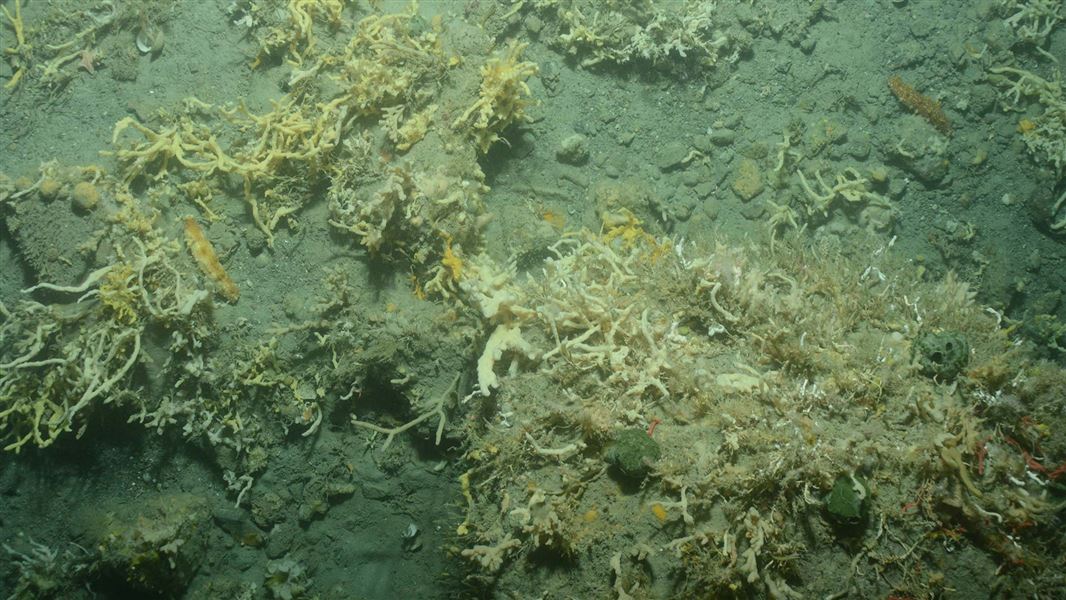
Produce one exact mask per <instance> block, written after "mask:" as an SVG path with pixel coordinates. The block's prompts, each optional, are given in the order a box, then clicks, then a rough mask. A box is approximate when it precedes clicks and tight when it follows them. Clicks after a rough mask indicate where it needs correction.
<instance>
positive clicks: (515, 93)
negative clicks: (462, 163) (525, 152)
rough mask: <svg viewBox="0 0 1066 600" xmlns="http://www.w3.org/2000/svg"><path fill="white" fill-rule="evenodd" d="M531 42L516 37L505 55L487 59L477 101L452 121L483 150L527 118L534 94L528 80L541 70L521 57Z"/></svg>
mask: <svg viewBox="0 0 1066 600" xmlns="http://www.w3.org/2000/svg"><path fill="white" fill-rule="evenodd" d="M528 45H529V44H523V43H519V42H516V41H514V40H512V41H511V43H510V44H509V45H508V46H507V49H506V50H505V51H504V52H503V54H501V55H499V56H494V57H492V58H490V59H488V60H487V61H485V64H484V66H482V67H481V90H480V93H479V96H478V99H477V101H476V102H474V103H473V104H472V105H470V108H468V109H466V112H464V113H463V114H462V115H460V116H459V117H458V118H457V119H455V121H454V122H453V123H452V128H453V129H465V130H466V131H467V133H468V135H470V137H472V138H473V139H474V141H476V142H477V145H478V149H479V150H480V151H481V152H482V153H484V152H488V149H489V146H491V145H492V143H493V142H495V141H496V140H498V139H500V132H502V131H503V130H504V129H506V128H507V126H508V125H510V124H511V123H514V122H516V121H520V120H522V119H523V118H524V117H525V108H526V107H527V106H528V105H529V103H530V100H529V96H530V95H531V92H530V91H529V86H528V85H526V79H529V77H531V76H533V75H536V74H537V73H538V71H539V69H538V68H537V65H536V64H534V63H531V62H525V61H522V60H521V59H522V52H523V51H524V50H525V49H526V46H528Z"/></svg>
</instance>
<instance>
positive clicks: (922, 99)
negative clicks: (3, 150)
mask: <svg viewBox="0 0 1066 600" xmlns="http://www.w3.org/2000/svg"><path fill="white" fill-rule="evenodd" d="M888 87H889V89H891V90H892V93H893V94H895V95H896V98H898V99H899V101H900V102H902V103H903V105H904V106H906V107H907V108H909V109H911V110H912V111H913V112H914V113H916V114H917V115H918V116H920V117H922V118H923V119H925V120H926V121H928V122H929V124H930V125H932V126H933V127H935V128H936V130H937V131H939V132H940V133H942V134H944V135H946V136H950V135H951V121H949V120H948V117H947V115H945V114H944V110H943V109H942V108H940V102H938V101H936V100H933V99H932V98H930V97H928V96H925V95H923V94H921V93H920V92H919V91H918V90H916V89H914V88H913V87H911V86H910V85H908V84H907V83H904V81H903V80H902V79H900V77H899V75H893V76H892V77H890V78H889V80H888Z"/></svg>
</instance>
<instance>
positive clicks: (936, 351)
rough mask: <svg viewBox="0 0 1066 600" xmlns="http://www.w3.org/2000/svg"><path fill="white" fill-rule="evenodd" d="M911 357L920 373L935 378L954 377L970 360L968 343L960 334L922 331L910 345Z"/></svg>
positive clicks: (948, 378)
mask: <svg viewBox="0 0 1066 600" xmlns="http://www.w3.org/2000/svg"><path fill="white" fill-rule="evenodd" d="M911 357H912V358H913V359H914V361H916V362H917V363H918V369H919V370H920V371H921V373H922V375H926V376H928V377H936V378H937V379H944V380H951V379H955V377H956V376H958V374H959V373H961V372H962V370H963V369H965V368H966V365H967V363H969V362H970V344H969V343H968V342H967V341H966V338H964V337H963V336H962V335H961V334H958V333H954V332H950V331H945V332H943V333H923V334H921V335H919V336H918V338H917V339H916V340H914V344H913V345H912V346H911Z"/></svg>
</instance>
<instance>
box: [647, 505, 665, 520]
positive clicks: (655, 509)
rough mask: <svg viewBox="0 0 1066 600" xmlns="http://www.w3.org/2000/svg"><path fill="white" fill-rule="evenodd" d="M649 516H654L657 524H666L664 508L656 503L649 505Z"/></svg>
mask: <svg viewBox="0 0 1066 600" xmlns="http://www.w3.org/2000/svg"><path fill="white" fill-rule="evenodd" d="M651 514H653V515H655V518H656V519H659V523H666V508H664V507H663V505H662V504H659V503H658V502H656V503H655V504H652V505H651Z"/></svg>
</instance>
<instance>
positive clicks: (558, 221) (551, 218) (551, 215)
mask: <svg viewBox="0 0 1066 600" xmlns="http://www.w3.org/2000/svg"><path fill="white" fill-rule="evenodd" d="M540 218H541V219H544V221H545V222H547V223H548V224H549V225H551V226H552V227H554V228H556V229H562V228H563V227H564V226H565V225H566V217H564V216H563V215H560V214H559V213H557V212H554V211H551V210H545V211H544V212H542V213H540Z"/></svg>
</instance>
